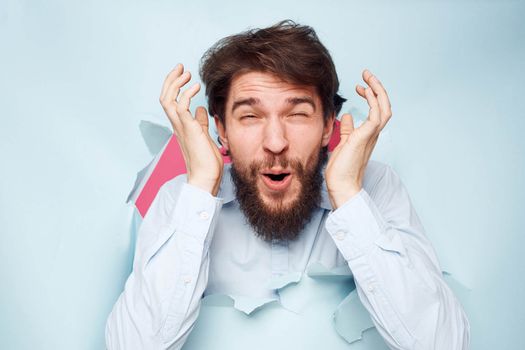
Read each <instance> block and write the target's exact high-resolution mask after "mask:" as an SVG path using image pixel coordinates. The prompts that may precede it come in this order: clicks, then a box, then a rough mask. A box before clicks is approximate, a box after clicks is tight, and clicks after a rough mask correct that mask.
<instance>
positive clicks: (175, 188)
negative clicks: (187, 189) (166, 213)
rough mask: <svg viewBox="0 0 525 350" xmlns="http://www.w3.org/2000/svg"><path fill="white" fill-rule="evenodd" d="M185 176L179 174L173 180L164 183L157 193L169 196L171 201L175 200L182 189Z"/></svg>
mask: <svg viewBox="0 0 525 350" xmlns="http://www.w3.org/2000/svg"><path fill="white" fill-rule="evenodd" d="M186 179H187V176H186V174H180V175H177V176H175V177H174V178H173V179H170V180H168V181H166V182H165V183H164V184H163V185H162V186H160V189H159V193H158V194H162V195H164V196H169V197H170V198H171V199H176V198H177V197H178V195H179V193H180V191H181V189H182V185H183V184H185V183H186Z"/></svg>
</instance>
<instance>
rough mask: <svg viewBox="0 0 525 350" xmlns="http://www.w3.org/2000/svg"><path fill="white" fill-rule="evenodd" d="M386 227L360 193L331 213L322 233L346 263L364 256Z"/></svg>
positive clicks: (364, 192)
mask: <svg viewBox="0 0 525 350" xmlns="http://www.w3.org/2000/svg"><path fill="white" fill-rule="evenodd" d="M386 227H387V224H386V222H385V220H384V219H383V216H382V215H381V213H380V212H379V209H378V208H377V206H376V205H375V203H374V202H373V201H372V199H371V198H370V196H369V195H368V193H367V192H366V191H365V190H364V189H361V190H360V191H359V192H358V193H357V194H355V195H354V196H352V197H351V198H350V199H349V200H348V201H346V202H345V203H344V204H343V205H342V206H340V207H339V208H337V209H336V210H334V211H333V212H331V213H330V215H329V216H328V219H327V221H326V230H327V231H328V233H329V234H330V236H331V237H332V238H333V240H334V242H335V244H336V246H337V248H338V249H339V251H340V252H341V254H342V255H343V257H344V258H345V259H346V260H347V261H349V260H353V259H356V258H359V257H360V256H362V255H364V254H367V253H368V252H369V251H370V250H371V249H372V248H373V246H374V242H375V241H376V240H377V239H378V238H380V237H381V235H382V234H383V233H384V232H385V230H386Z"/></svg>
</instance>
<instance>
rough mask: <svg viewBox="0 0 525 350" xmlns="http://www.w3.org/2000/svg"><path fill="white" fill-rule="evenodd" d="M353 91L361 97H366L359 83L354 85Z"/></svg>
mask: <svg viewBox="0 0 525 350" xmlns="http://www.w3.org/2000/svg"><path fill="white" fill-rule="evenodd" d="M355 91H356V92H357V94H358V95H359V96H361V97H363V98H366V97H365V88H364V87H363V86H361V85H359V84H358V85H356V86H355Z"/></svg>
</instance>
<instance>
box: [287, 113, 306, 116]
mask: <svg viewBox="0 0 525 350" xmlns="http://www.w3.org/2000/svg"><path fill="white" fill-rule="evenodd" d="M290 117H308V114H306V113H294V114H291V115H290Z"/></svg>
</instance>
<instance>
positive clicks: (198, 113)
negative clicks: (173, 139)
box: [195, 106, 209, 135]
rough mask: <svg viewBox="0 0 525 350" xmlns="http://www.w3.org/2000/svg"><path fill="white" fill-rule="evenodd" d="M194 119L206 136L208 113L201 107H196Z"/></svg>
mask: <svg viewBox="0 0 525 350" xmlns="http://www.w3.org/2000/svg"><path fill="white" fill-rule="evenodd" d="M195 119H196V120H197V122H198V123H199V124H200V126H201V127H202V131H204V133H205V134H206V135H208V122H209V119H208V112H206V108H204V107H202V106H199V107H197V109H196V110H195Z"/></svg>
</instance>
